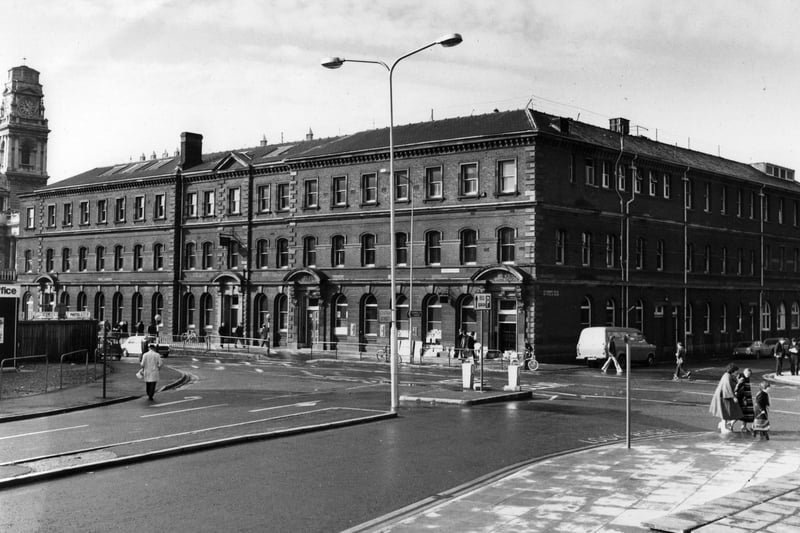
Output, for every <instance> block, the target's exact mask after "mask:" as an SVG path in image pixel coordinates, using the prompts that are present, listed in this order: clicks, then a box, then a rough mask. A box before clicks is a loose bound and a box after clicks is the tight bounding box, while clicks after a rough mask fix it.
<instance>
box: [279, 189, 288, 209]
mask: <svg viewBox="0 0 800 533" xmlns="http://www.w3.org/2000/svg"><path fill="white" fill-rule="evenodd" d="M277 195H278V198H277V201H278V211H288V210H289V184H288V183H279V184H278V190H277Z"/></svg>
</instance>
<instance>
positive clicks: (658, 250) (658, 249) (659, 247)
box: [656, 239, 665, 271]
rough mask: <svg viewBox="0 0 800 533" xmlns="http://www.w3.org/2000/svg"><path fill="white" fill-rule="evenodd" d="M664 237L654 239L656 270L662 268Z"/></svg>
mask: <svg viewBox="0 0 800 533" xmlns="http://www.w3.org/2000/svg"><path fill="white" fill-rule="evenodd" d="M664 246H665V243H664V239H659V240H658V241H656V270H658V271H662V270H664Z"/></svg>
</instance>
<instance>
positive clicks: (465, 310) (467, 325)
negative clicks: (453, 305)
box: [406, 295, 478, 333]
mask: <svg viewBox="0 0 800 533" xmlns="http://www.w3.org/2000/svg"><path fill="white" fill-rule="evenodd" d="M407 307H408V304H407V300H406V308H407ZM460 310H461V318H460V320H459V329H460V330H462V331H466V332H468V333H471V332H473V331H477V330H478V314H477V312H476V311H475V299H474V298H473V297H472V296H471V295H467V296H465V297H464V298H463V299H462V300H461V306H460ZM407 320H408V319H406V321H407Z"/></svg>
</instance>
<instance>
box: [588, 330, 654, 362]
mask: <svg viewBox="0 0 800 533" xmlns="http://www.w3.org/2000/svg"><path fill="white" fill-rule="evenodd" d="M626 335H627V336H628V343H629V344H630V348H631V363H646V364H647V365H648V366H652V365H653V364H655V362H656V347H655V346H654V345H652V344H650V343H649V342H647V340H646V339H645V338H644V335H642V332H641V331H639V330H638V329H635V328H618V327H608V326H599V327H592V328H583V330H582V331H581V335H580V337H578V346H577V348H576V351H577V354H578V357H577V358H578V360H579V361H581V360H583V361H586V363H587V364H589V365H591V364H593V363H594V362H595V361H605V359H606V350H607V346H608V344H609V342H611V339H612V337H613V338H614V339H615V340H614V347H615V348H616V352H617V359H618V360H619V364H620V365H622V366H624V365H625V336H626Z"/></svg>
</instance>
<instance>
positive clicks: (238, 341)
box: [233, 324, 244, 347]
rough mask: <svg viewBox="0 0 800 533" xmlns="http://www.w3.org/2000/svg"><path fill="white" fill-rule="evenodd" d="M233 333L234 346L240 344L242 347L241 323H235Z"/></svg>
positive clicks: (242, 330)
mask: <svg viewBox="0 0 800 533" xmlns="http://www.w3.org/2000/svg"><path fill="white" fill-rule="evenodd" d="M233 334H234V335H235V336H236V338H235V339H234V341H233V342H234V344H235V345H236V346H239V345H241V346H242V347H244V328H243V327H242V325H241V324H236V328H235V329H234V330H233Z"/></svg>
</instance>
